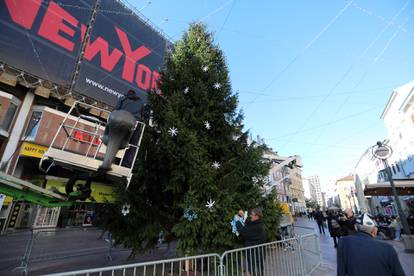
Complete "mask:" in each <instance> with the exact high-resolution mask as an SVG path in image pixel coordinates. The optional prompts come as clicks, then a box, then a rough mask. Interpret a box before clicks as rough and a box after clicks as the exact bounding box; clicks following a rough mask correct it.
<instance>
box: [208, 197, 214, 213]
mask: <svg viewBox="0 0 414 276" xmlns="http://www.w3.org/2000/svg"><path fill="white" fill-rule="evenodd" d="M215 203H216V202H215V201H212V200H211V198H210V200H209V201H207V204H206V207H207V208H208V209H210V211H211V209H212V208H213V207H214V204H215Z"/></svg>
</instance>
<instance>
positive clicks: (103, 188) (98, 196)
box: [46, 178, 117, 203]
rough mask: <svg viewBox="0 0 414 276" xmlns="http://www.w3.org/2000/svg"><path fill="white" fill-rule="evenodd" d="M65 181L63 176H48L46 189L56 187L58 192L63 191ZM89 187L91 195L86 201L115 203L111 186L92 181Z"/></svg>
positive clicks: (114, 194)
mask: <svg viewBox="0 0 414 276" xmlns="http://www.w3.org/2000/svg"><path fill="white" fill-rule="evenodd" d="M66 182H67V179H64V178H50V179H48V180H47V183H46V189H47V190H55V189H57V190H58V191H59V192H61V193H65V184H66ZM91 189H92V193H91V196H90V197H89V198H88V199H87V200H86V202H96V203H115V202H116V201H117V198H116V193H115V190H114V188H113V187H112V186H108V185H104V184H100V183H95V182H92V183H91Z"/></svg>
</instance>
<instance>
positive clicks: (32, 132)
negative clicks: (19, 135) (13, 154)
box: [25, 111, 42, 141]
mask: <svg viewBox="0 0 414 276" xmlns="http://www.w3.org/2000/svg"><path fill="white" fill-rule="evenodd" d="M41 118H42V112H41V111H33V112H32V116H31V117H30V120H29V124H28V125H27V129H26V134H25V137H26V140H28V141H33V140H34V139H35V138H36V134H37V131H38V129H39V125H40V119H41Z"/></svg>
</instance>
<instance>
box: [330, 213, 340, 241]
mask: <svg viewBox="0 0 414 276" xmlns="http://www.w3.org/2000/svg"><path fill="white" fill-rule="evenodd" d="M328 230H329V234H330V235H331V237H332V239H333V241H334V246H335V248H336V247H337V246H338V240H339V237H340V236H341V226H340V225H339V223H338V216H337V215H335V214H334V212H333V211H328Z"/></svg>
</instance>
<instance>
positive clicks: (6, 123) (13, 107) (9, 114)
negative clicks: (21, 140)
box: [0, 102, 18, 132]
mask: <svg viewBox="0 0 414 276" xmlns="http://www.w3.org/2000/svg"><path fill="white" fill-rule="evenodd" d="M17 107H18V105H17V104H15V103H12V102H10V106H9V108H8V109H7V111H6V114H4V119H3V122H1V125H0V128H1V129H2V130H4V131H6V132H9V131H10V127H11V125H12V123H13V120H14V117H15V115H16V111H17Z"/></svg>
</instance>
